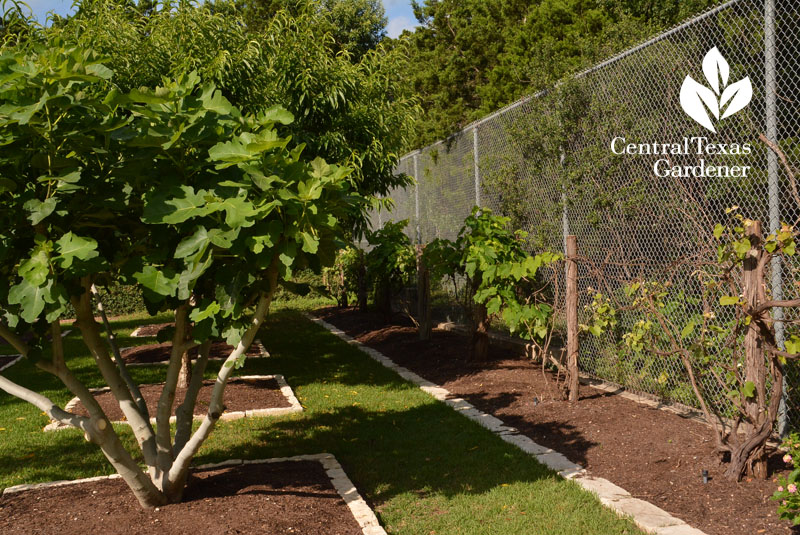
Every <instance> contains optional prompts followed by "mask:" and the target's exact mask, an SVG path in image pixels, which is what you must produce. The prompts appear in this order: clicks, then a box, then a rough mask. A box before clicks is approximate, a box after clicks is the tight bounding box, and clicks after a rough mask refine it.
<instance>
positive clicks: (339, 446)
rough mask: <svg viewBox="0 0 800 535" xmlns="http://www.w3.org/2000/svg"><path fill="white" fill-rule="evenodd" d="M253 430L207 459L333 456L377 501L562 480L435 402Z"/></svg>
mask: <svg viewBox="0 0 800 535" xmlns="http://www.w3.org/2000/svg"><path fill="white" fill-rule="evenodd" d="M239 425H246V424H239ZM249 427H250V429H249V431H250V432H251V433H253V440H252V441H251V442H249V443H247V444H238V445H237V444H230V445H227V446H225V447H224V448H220V449H219V450H218V451H216V452H208V453H210V455H209V458H210V460H211V461H212V462H213V460H216V459H219V460H221V459H222V458H223V454H224V455H227V456H229V457H232V458H270V457H279V456H288V455H297V454H304V453H305V454H311V453H320V452H327V453H332V454H333V455H335V456H336V458H337V459H338V460H339V462H340V463H341V464H342V466H343V467H344V469H345V471H346V472H347V474H348V475H349V476H350V478H351V479H352V480H353V481H354V482H355V483H356V484H357V486H358V487H359V488H363V489H364V490H365V491H366V493H367V494H368V495H370V496H372V497H373V499H379V500H380V501H386V500H389V499H390V498H392V497H393V496H396V495H398V494H402V493H406V492H436V493H439V494H443V495H446V496H455V495H459V494H465V493H466V494H472V493H476V494H478V493H483V492H487V491H489V490H491V489H493V488H496V487H499V486H502V485H508V484H511V483H514V482H532V481H538V480H541V479H546V478H555V477H557V476H555V474H554V473H553V472H551V471H549V470H548V469H547V468H545V467H544V466H542V465H540V464H539V463H537V462H536V460H535V459H534V458H533V457H531V456H529V455H527V454H525V453H523V452H522V451H521V450H519V449H517V448H515V447H514V446H511V445H510V444H506V443H505V442H503V441H502V440H501V439H500V438H499V437H496V436H495V435H493V434H491V433H490V432H489V431H487V430H486V429H484V428H482V427H481V426H479V425H478V424H476V423H474V422H472V421H470V420H467V419H466V418H464V417H462V416H461V415H459V414H457V413H456V412H454V411H453V410H452V409H450V408H449V407H447V406H445V405H443V404H441V403H438V402H431V403H425V404H421V405H417V406H414V407H410V408H408V409H403V410H391V411H384V412H380V411H374V410H372V411H371V410H367V409H364V408H361V407H359V406H355V407H339V408H336V409H334V410H332V411H330V412H319V413H315V414H309V415H307V416H306V417H305V418H301V419H296V420H283V421H277V422H273V423H270V422H269V421H268V420H261V421H257V420H253V421H252V422H250V425H249ZM215 449H216V448H215ZM205 461H206V459H205V458H204V462H205Z"/></svg>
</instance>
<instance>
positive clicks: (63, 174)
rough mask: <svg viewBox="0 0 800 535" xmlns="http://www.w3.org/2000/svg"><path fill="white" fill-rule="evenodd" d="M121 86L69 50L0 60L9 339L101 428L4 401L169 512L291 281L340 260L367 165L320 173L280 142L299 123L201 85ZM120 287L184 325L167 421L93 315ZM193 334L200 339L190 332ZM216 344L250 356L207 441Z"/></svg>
mask: <svg viewBox="0 0 800 535" xmlns="http://www.w3.org/2000/svg"><path fill="white" fill-rule="evenodd" d="M112 76H113V72H112V71H111V70H110V69H108V68H107V67H105V66H104V65H103V64H102V63H101V61H100V60H99V58H97V57H96V56H95V55H94V54H93V53H92V52H91V51H88V50H85V49H81V48H69V47H67V46H65V45H63V43H60V42H58V41H57V40H55V41H54V42H51V43H49V44H48V46H47V47H44V46H39V47H36V48H34V49H32V50H29V51H18V50H17V51H15V50H6V51H4V52H3V53H2V54H1V55H0V80H2V82H1V83H0V98H2V102H3V104H2V106H0V144H2V145H3V151H2V153H0V198H1V199H2V203H3V206H4V210H2V212H0V273H1V274H2V276H3V278H4V279H5V280H7V281H8V285H4V286H2V287H0V312H2V318H1V319H0V336H2V337H3V338H4V339H6V340H7V341H8V342H9V343H10V344H11V345H12V346H14V347H15V348H16V349H17V350H18V351H19V352H20V353H21V354H22V355H24V356H25V357H26V358H28V359H29V360H30V361H32V362H33V363H34V364H35V365H36V366H37V367H38V368H39V369H41V370H44V371H45V372H47V373H50V374H52V375H54V376H56V377H57V378H58V379H60V380H61V381H62V382H63V383H64V385H65V386H66V387H67V388H68V389H69V390H70V391H71V392H72V393H73V394H74V395H75V396H77V397H78V398H79V399H80V401H81V403H82V404H83V405H84V406H85V407H86V408H87V410H88V413H89V416H88V417H83V416H79V415H76V414H73V413H70V412H66V411H65V410H63V409H62V408H61V407H59V406H58V405H57V404H56V403H54V402H53V401H51V400H50V399H48V398H47V397H45V396H43V395H42V394H41V393H38V392H35V391H31V390H29V389H28V388H26V387H25V386H24V384H18V383H15V382H12V381H10V380H9V379H7V378H5V377H2V376H0V388H2V389H3V390H5V391H6V392H8V393H9V394H11V395H14V396H17V397H19V398H21V399H23V400H25V401H28V402H30V403H32V404H34V405H35V406H37V407H38V408H40V409H41V410H43V411H44V412H46V413H47V414H48V415H49V416H50V418H51V419H53V420H55V421H59V422H61V423H64V424H68V425H71V426H73V427H76V428H78V429H80V430H81V431H83V433H84V435H85V438H86V439H87V440H89V441H91V442H93V443H95V444H97V445H98V446H99V447H100V448H101V450H102V451H103V453H104V454H105V456H106V457H107V458H108V460H109V462H110V463H111V464H112V465H113V467H114V468H115V469H116V470H117V472H119V474H120V475H121V476H122V477H123V479H124V480H125V482H126V483H127V484H128V485H129V487H130V488H131V489H132V491H133V492H134V494H135V495H136V497H137V499H138V500H139V502H140V503H141V504H142V505H143V506H156V505H159V504H164V503H169V502H176V501H180V499H181V497H182V492H183V489H184V486H185V482H186V478H187V475H188V470H189V466H190V463H191V461H192V459H193V457H194V455H195V454H196V453H197V451H198V450H199V448H200V446H201V445H202V444H203V442H204V441H205V439H206V438H207V437H208V436H209V434H210V433H211V431H212V430H213V428H214V427H215V425H216V423H217V421H218V419H219V417H220V415H221V413H222V410H223V405H222V403H223V395H224V391H225V386H226V383H227V381H228V379H229V377H230V376H231V374H232V373H233V371H234V369H235V368H236V367H237V366H239V365H241V364H242V363H243V360H244V358H245V353H246V351H247V349H248V347H249V346H250V344H251V343H252V341H253V339H254V337H255V335H256V332H257V331H258V330H259V328H261V326H262V325H263V322H264V319H265V316H266V315H267V313H268V310H269V308H270V303H271V300H272V296H273V294H274V293H275V290H276V288H277V287H278V285H279V284H281V283H282V282H284V281H286V280H288V278H289V277H290V276H291V274H292V271H293V270H294V269H296V268H297V267H298V266H302V267H307V266H311V267H316V266H320V265H321V264H322V263H324V262H326V261H328V259H330V258H332V256H333V252H334V250H335V243H336V242H337V240H339V239H341V234H342V232H341V229H340V227H339V224H338V221H339V219H340V218H343V217H344V216H345V214H348V213H353V210H354V209H355V210H356V211H358V204H359V203H360V202H361V200H360V197H359V195H358V194H357V193H355V192H353V191H351V183H350V180H349V178H348V175H349V173H350V169H348V168H344V167H338V166H332V165H328V164H326V163H325V162H324V161H322V160H321V159H315V160H313V161H311V162H308V161H306V160H304V159H303V157H302V151H303V146H302V145H298V146H292V144H291V141H290V139H289V138H287V137H282V136H281V135H280V133H279V130H280V129H281V128H282V127H283V125H286V124H289V123H291V122H292V120H293V117H292V116H291V114H290V113H288V112H286V111H285V110H283V109H281V108H279V107H274V108H271V109H268V110H265V111H262V112H260V113H256V114H249V115H245V114H242V113H241V112H240V111H239V110H238V109H237V108H236V107H234V106H232V105H231V103H230V102H229V101H228V100H227V99H226V98H225V97H223V96H222V94H221V93H220V91H218V90H217V89H215V87H214V86H213V85H210V84H204V83H203V82H202V81H201V80H200V79H199V77H198V76H197V75H196V74H188V75H185V76H182V77H179V78H178V79H174V80H168V79H165V80H164V81H163V83H162V85H161V86H160V87H158V88H156V89H152V90H149V89H134V90H131V91H127V92H126V91H121V90H118V89H116V88H115V86H114V85H113V84H112V82H111V80H112ZM103 282H124V283H127V284H135V285H137V286H138V287H140V288H141V289H142V290H143V292H144V296H145V300H146V303H147V305H148V308H149V309H150V310H151V311H153V312H155V311H161V310H170V311H174V315H175V323H176V329H175V331H174V334H173V336H172V350H171V357H170V360H169V364H168V366H167V369H166V380H165V386H164V388H163V391H162V394H161V396H160V399H159V401H158V406H157V409H155V411H154V414H151V413H150V411H149V410H148V407H147V405H146V404H145V403H144V400H143V397H142V395H141V392H140V389H139V386H138V385H137V384H136V383H135V382H134V381H133V380H132V379H131V376H130V374H129V373H128V371H127V369H126V366H125V363H124V362H123V361H122V360H121V359H115V358H114V357H113V355H112V354H111V353H110V352H109V349H108V347H107V346H106V342H105V341H104V339H103V337H102V336H101V331H100V328H99V325H98V324H97V322H96V321H95V319H94V317H93V315H94V314H93V308H92V302H91V293H90V289H91V287H92V285H93V284H95V283H103ZM68 304H71V305H72V307H74V310H75V312H76V317H77V319H76V322H75V327H76V328H77V329H78V330H79V331H80V334H81V337H82V340H83V342H84V344H85V346H86V347H87V349H88V351H89V352H90V353H91V355H92V356H93V358H94V360H95V362H96V364H97V367H98V369H99V371H100V373H101V374H102V376H103V379H104V380H105V382H106V383H107V384H108V386H109V387H110V388H111V391H112V393H113V394H114V396H115V397H116V399H117V400H118V402H119V405H120V408H121V409H122V412H123V413H124V415H125V419H126V420H127V422H128V423H129V424H130V426H131V429H132V431H133V434H134V436H135V438H136V442H137V443H138V446H139V448H140V449H141V458H142V459H143V461H144V466H145V467H144V468H141V467H140V466H139V464H138V463H137V461H136V460H135V457H134V455H133V454H132V453H131V452H130V451H128V450H127V449H126V448H125V447H124V446H123V443H122V442H121V440H120V438H119V437H118V435H117V434H116V432H115V430H114V427H113V426H112V425H110V422H109V420H108V418H107V416H106V415H105V414H104V412H103V410H102V408H101V407H100V405H99V404H98V403H97V402H96V401H95V399H94V398H93V396H92V394H91V392H90V391H89V390H88V389H87V388H86V386H85V385H84V384H83V383H82V382H81V381H80V380H79V379H78V378H77V377H76V375H75V374H74V373H73V372H72V371H71V370H70V367H69V360H70V358H69V357H70V355H67V354H65V351H64V347H63V344H62V342H61V324H60V321H59V320H60V318H61V317H62V316H63V314H64V312H65V310H66V309H67V305H68ZM189 322H191V323H193V328H192V329H191V330H189V329H185V328H183V327H185V326H186V325H187V323H189ZM213 340H225V341H227V343H228V344H230V345H231V346H233V350H232V351H230V353H229V354H228V355H227V358H226V360H225V362H224V364H223V365H222V366H221V368H220V371H219V372H218V373H217V376H216V382H215V385H214V388H213V394H212V399H211V402H210V404H209V408H208V411H207V412H206V414H205V416H204V417H203V419H202V422H201V423H200V424H199V426H198V427H197V428H196V429H195V430H193V429H192V415H193V412H194V411H193V409H194V404H195V401H196V399H197V394H198V391H199V389H200V386H201V384H202V378H203V372H204V370H205V367H206V363H207V362H208V356H209V348H210V344H211V342H212V341H213ZM194 347H198V348H199V349H198V354H199V357H198V359H197V361H196V362H195V364H194V369H193V370H192V380H191V383H190V384H189V388H188V392H187V394H186V396H185V400H184V401H183V402H182V403H181V404H180V406H179V407H177V409H175V407H174V405H175V390H176V383H177V380H178V375H179V369H180V364H181V355H182V354H183V353H184V352H186V351H187V350H188V349H190V348H194ZM174 409H175V410H174ZM173 413H174V414H176V417H177V423H176V428H175V432H174V433H173V432H172V431H171V429H170V422H169V420H170V416H172V414H173ZM151 418H154V420H155V425H153V424H151Z"/></svg>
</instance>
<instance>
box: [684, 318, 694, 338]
mask: <svg viewBox="0 0 800 535" xmlns="http://www.w3.org/2000/svg"><path fill="white" fill-rule="evenodd" d="M695 327H696V325H695V323H694V322H693V321H690V322H689V323H687V324H686V326H685V327H684V328H683V329H682V330H681V339H683V340H686V338H688V337H689V336H690V335H691V334H692V333H693V332H694V328H695Z"/></svg>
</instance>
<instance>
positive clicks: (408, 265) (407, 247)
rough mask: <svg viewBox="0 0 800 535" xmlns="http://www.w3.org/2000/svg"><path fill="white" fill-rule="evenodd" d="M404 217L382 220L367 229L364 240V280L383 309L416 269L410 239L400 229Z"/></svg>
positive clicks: (406, 223)
mask: <svg viewBox="0 0 800 535" xmlns="http://www.w3.org/2000/svg"><path fill="white" fill-rule="evenodd" d="M406 226H408V220H407V219H404V220H403V221H398V222H396V223H392V222H389V223H386V224H385V225H384V226H383V228H380V229H378V230H376V231H373V232H370V233H369V234H368V235H367V240H368V241H369V245H370V246H371V249H370V250H369V251H368V252H367V254H366V257H365V261H366V266H367V281H368V284H369V285H370V286H371V288H372V290H373V292H374V295H375V302H376V303H377V304H378V305H379V307H380V308H381V309H382V310H383V311H384V312H385V313H387V314H388V313H390V312H391V299H392V297H393V296H394V295H395V294H396V293H398V292H399V291H400V290H402V289H403V287H404V286H406V285H407V284H409V283H410V282H411V281H412V280H413V277H414V274H415V272H416V266H417V263H416V257H415V254H414V247H413V246H412V245H411V240H410V239H409V237H408V236H406V234H405V233H404V230H405V228H406Z"/></svg>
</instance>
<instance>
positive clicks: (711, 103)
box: [680, 47, 753, 134]
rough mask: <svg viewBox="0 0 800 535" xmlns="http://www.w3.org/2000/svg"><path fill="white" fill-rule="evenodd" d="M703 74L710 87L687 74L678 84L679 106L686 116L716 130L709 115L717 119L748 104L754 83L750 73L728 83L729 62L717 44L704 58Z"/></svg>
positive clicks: (729, 114)
mask: <svg viewBox="0 0 800 535" xmlns="http://www.w3.org/2000/svg"><path fill="white" fill-rule="evenodd" d="M703 74H704V75H705V77H706V81H708V83H709V85H710V86H711V88H710V89H709V88H708V87H706V86H704V85H703V84H701V83H699V82H697V81H696V80H695V79H694V78H692V77H691V76H686V78H685V79H684V80H683V85H682V86H681V94H680V100H681V107H682V108H683V111H685V112H686V114H687V115H688V116H689V117H691V118H692V119H694V120H695V121H697V123H699V124H700V125H701V126H703V127H704V128H706V129H707V130H710V131H711V132H714V133H715V134H716V132H717V129H716V127H715V126H714V122H715V121H712V117H713V118H714V119H715V120H716V121H720V120H722V119H725V118H726V117H730V116H731V115H733V114H734V113H736V112H738V111H739V110H741V109H742V108H744V107H745V106H747V105H748V104H749V103H750V100H751V99H752V98H753V84H752V83H750V78H749V77H745V78H743V79H742V80H739V81H738V82H735V83H733V84H730V85H728V77H729V75H730V65H728V62H727V61H726V60H725V58H724V57H723V56H722V54H720V52H719V50H718V49H717V47H714V48H712V49H711V50H709V51H708V53H707V54H706V56H705V58H703ZM709 113H710V114H709ZM720 113H722V117H720Z"/></svg>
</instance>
